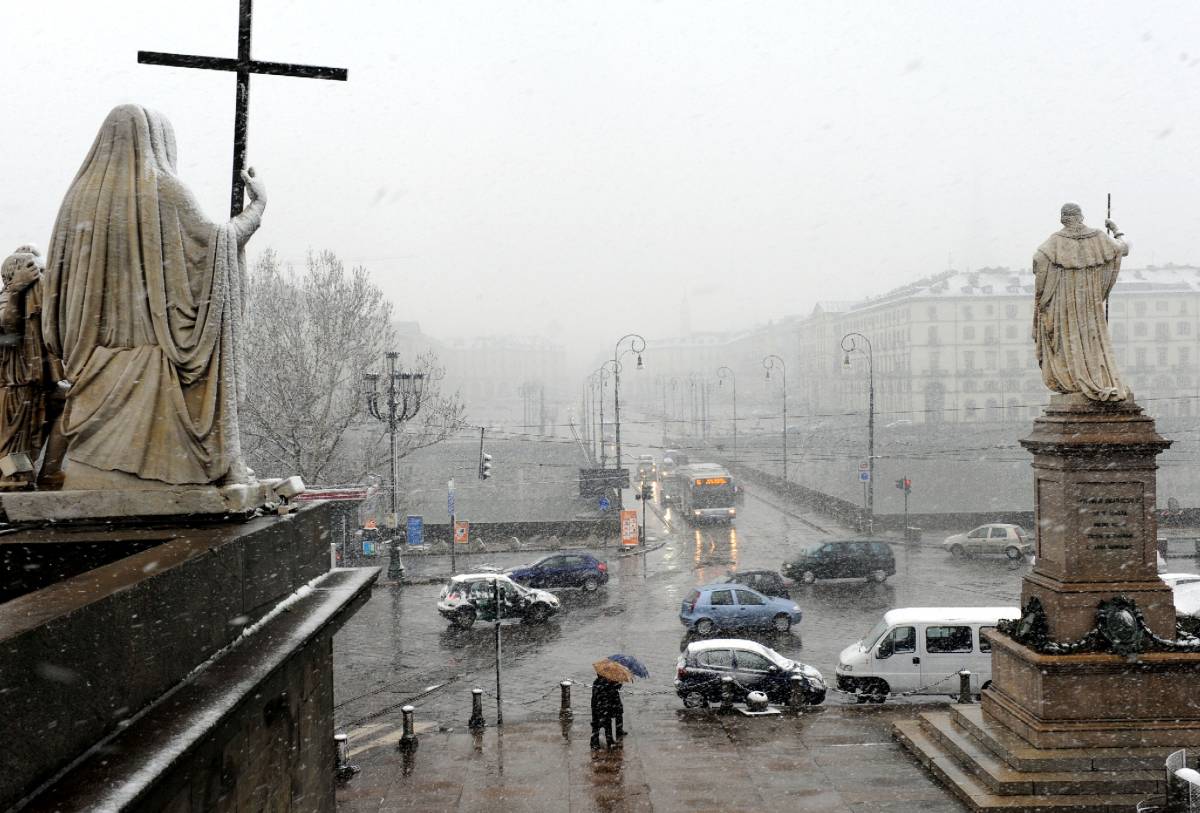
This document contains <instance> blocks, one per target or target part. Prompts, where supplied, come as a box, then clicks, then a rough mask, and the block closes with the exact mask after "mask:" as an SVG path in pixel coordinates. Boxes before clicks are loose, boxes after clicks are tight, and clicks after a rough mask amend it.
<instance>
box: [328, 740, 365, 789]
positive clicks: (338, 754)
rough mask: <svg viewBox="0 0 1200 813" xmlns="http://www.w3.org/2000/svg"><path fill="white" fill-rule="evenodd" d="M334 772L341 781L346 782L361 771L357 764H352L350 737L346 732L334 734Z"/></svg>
mask: <svg viewBox="0 0 1200 813" xmlns="http://www.w3.org/2000/svg"><path fill="white" fill-rule="evenodd" d="M333 743H334V759H333V773H334V776H335V777H336V778H337V781H339V782H345V781H347V780H348V779H350V777H352V776H354V775H355V774H356V773H358V772H359V770H360V768H359V767H358V766H357V765H351V764H350V738H349V737H347V736H346V735H345V734H334V735H333Z"/></svg>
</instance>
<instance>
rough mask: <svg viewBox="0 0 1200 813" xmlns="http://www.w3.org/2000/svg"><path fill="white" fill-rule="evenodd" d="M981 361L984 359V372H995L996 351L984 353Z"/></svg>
mask: <svg viewBox="0 0 1200 813" xmlns="http://www.w3.org/2000/svg"><path fill="white" fill-rule="evenodd" d="M983 359H984V369H985V370H995V369H996V351H995V350H988V351H987V352H985V353H984V354H983Z"/></svg>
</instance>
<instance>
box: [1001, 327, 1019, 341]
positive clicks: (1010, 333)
mask: <svg viewBox="0 0 1200 813" xmlns="http://www.w3.org/2000/svg"><path fill="white" fill-rule="evenodd" d="M1004 338H1006V339H1015V338H1017V326H1016V325H1005V326H1004Z"/></svg>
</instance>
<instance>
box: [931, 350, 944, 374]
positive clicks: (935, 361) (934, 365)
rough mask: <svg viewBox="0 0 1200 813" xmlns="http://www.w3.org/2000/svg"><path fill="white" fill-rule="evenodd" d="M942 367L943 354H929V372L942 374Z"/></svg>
mask: <svg viewBox="0 0 1200 813" xmlns="http://www.w3.org/2000/svg"><path fill="white" fill-rule="evenodd" d="M941 367H942V359H941V353H936V352H934V353H930V354H929V372H930V373H934V374H936V373H940V372H941Z"/></svg>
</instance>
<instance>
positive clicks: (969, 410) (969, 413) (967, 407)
mask: <svg viewBox="0 0 1200 813" xmlns="http://www.w3.org/2000/svg"><path fill="white" fill-rule="evenodd" d="M963 407H964V408H963V417H964V418H966V419H967V420H968V421H973V420H975V417H976V414H975V413H977V412H978V411H979V409H978V408H977V407H976V406H975V400H974V399H973V398H968V399H967V402H966V404H964V405H963Z"/></svg>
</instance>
